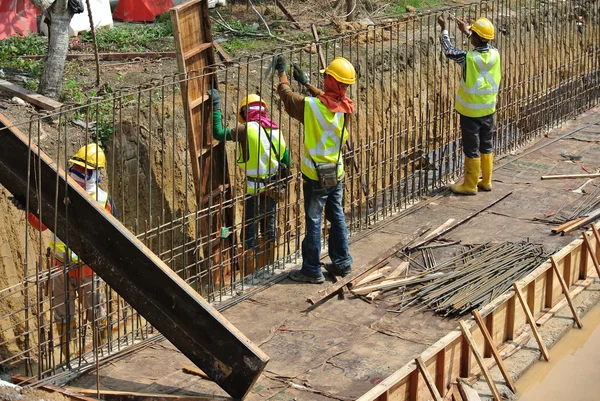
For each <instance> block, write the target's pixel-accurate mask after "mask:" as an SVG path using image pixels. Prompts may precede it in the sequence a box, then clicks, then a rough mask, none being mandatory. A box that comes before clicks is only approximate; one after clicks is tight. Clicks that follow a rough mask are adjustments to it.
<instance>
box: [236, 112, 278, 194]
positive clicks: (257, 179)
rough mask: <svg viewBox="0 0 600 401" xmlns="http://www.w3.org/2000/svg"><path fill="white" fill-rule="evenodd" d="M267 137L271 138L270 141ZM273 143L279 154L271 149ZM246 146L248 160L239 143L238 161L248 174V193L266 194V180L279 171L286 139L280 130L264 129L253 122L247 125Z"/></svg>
mask: <svg viewBox="0 0 600 401" xmlns="http://www.w3.org/2000/svg"><path fill="white" fill-rule="evenodd" d="M267 135H269V136H270V137H271V140H270V141H269V137H268V136H267ZM271 142H272V143H273V146H274V147H275V149H276V150H277V152H275V151H274V150H272V149H271ZM246 144H247V146H248V160H244V149H242V147H241V144H239V143H238V154H239V157H238V160H237V165H238V166H239V167H240V168H241V169H242V170H244V171H245V172H246V193H249V194H256V193H260V192H264V190H265V182H264V180H265V178H267V177H270V176H273V175H275V174H277V170H278V169H279V160H280V159H281V158H282V157H283V154H284V153H285V150H286V144H285V139H284V138H283V135H282V134H281V133H280V131H279V130H278V129H269V128H263V127H261V126H260V125H259V124H258V123H257V122H256V121H251V122H248V123H246ZM275 153H277V155H279V160H278V158H277V156H276V155H275Z"/></svg>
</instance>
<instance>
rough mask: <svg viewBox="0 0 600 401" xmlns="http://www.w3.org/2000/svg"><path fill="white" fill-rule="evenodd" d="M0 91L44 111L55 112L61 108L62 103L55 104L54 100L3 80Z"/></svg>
mask: <svg viewBox="0 0 600 401" xmlns="http://www.w3.org/2000/svg"><path fill="white" fill-rule="evenodd" d="M0 91H3V92H6V93H9V94H11V95H14V96H16V97H18V98H20V99H23V100H25V101H26V102H29V103H31V104H33V105H35V106H38V107H40V108H42V109H44V110H50V111H55V110H58V109H60V108H61V107H62V106H63V104H62V103H60V102H57V101H56V100H54V99H50V98H49V97H46V96H43V95H40V94H39V93H35V92H32V91H30V90H29V89H25V88H22V87H20V86H19V85H17V84H13V83H12V82H8V81H6V80H4V79H0Z"/></svg>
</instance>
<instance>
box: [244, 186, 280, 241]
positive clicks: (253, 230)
mask: <svg viewBox="0 0 600 401" xmlns="http://www.w3.org/2000/svg"><path fill="white" fill-rule="evenodd" d="M245 203H246V206H245V211H244V224H245V226H246V227H245V228H246V232H245V234H244V245H245V247H246V249H253V248H254V246H255V245H256V244H255V240H256V235H257V232H258V226H259V225H260V231H261V233H262V235H263V236H264V238H265V241H266V242H273V241H275V214H276V211H277V202H275V201H274V200H273V199H272V198H271V197H270V196H267V195H265V194H264V193H261V194H256V195H247V198H246V202H245Z"/></svg>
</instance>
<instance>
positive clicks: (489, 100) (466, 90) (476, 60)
mask: <svg viewBox="0 0 600 401" xmlns="http://www.w3.org/2000/svg"><path fill="white" fill-rule="evenodd" d="M456 23H457V25H458V28H459V29H460V31H461V32H462V33H464V34H465V35H468V36H469V38H470V40H471V44H472V45H473V47H474V48H475V49H474V50H472V51H465V50H459V49H456V48H455V47H454V46H452V43H451V42H450V36H449V35H448V24H447V22H446V20H445V19H444V17H443V16H439V17H438V24H439V25H440V27H441V28H442V35H441V38H440V39H441V42H442V47H443V49H444V54H445V55H446V57H448V58H449V59H451V60H454V61H455V62H456V63H457V64H458V65H460V66H461V67H462V78H461V81H460V87H459V88H458V92H457V94H456V101H455V109H456V111H457V112H458V113H459V114H460V129H461V132H462V145H463V152H464V154H465V178H464V182H463V184H461V185H452V186H451V187H450V189H451V190H452V192H454V193H457V194H464V195H475V194H477V188H479V189H481V190H482V191H491V190H492V170H493V166H494V153H493V151H494V144H493V138H492V131H493V129H494V113H495V111H496V97H497V95H498V88H499V86H500V79H501V71H500V54H499V53H498V50H496V49H495V48H494V47H492V46H491V45H490V44H489V41H490V40H493V39H494V26H493V25H492V23H491V22H490V21H489V20H488V19H487V18H479V19H478V20H477V21H475V23H474V24H473V25H472V26H471V27H470V28H469V27H468V26H467V24H466V23H465V22H464V21H463V20H461V19H459V18H457V19H456ZM480 154H481V158H480ZM480 170H481V173H482V174H481V176H482V178H481V180H479V171H480Z"/></svg>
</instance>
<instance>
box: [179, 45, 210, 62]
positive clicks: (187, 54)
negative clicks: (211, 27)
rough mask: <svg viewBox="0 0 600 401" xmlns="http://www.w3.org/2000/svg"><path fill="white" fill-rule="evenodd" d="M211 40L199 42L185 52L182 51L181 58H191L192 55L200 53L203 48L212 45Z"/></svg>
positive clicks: (205, 48)
mask: <svg viewBox="0 0 600 401" xmlns="http://www.w3.org/2000/svg"><path fill="white" fill-rule="evenodd" d="M212 45H213V44H212V42H210V43H200V44H198V45H197V46H194V48H193V49H190V50H188V51H186V52H185V53H183V58H184V59H186V60H187V59H189V58H192V57H194V56H197V55H198V54H200V53H202V52H203V51H205V50H208V49H210V48H211V47H212Z"/></svg>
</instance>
